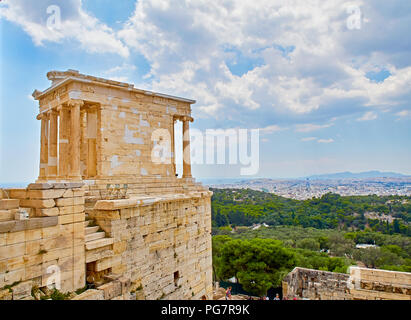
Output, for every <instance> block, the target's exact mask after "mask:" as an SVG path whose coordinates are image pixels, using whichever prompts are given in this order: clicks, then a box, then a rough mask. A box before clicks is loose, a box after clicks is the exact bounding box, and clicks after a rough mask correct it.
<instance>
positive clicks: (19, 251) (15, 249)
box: [0, 242, 26, 260]
mask: <svg viewBox="0 0 411 320" xmlns="http://www.w3.org/2000/svg"><path fill="white" fill-rule="evenodd" d="M25 248H26V245H25V243H24V242H23V243H18V244H13V245H6V246H3V247H0V260H3V259H6V258H14V257H18V256H23V255H24V252H25Z"/></svg>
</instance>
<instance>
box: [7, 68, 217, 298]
mask: <svg viewBox="0 0 411 320" xmlns="http://www.w3.org/2000/svg"><path fill="white" fill-rule="evenodd" d="M47 77H48V79H49V80H50V81H51V86H50V87H49V88H48V89H46V90H44V91H41V92H40V91H38V90H35V91H34V92H33V97H34V98H35V99H36V100H37V101H38V102H39V114H38V116H37V119H38V120H40V121H41V133H40V167H39V175H38V179H37V180H36V181H35V182H34V183H32V184H29V185H28V186H27V188H24V189H3V190H0V191H1V192H0V299H33V294H32V292H33V290H34V289H35V290H41V289H43V288H45V287H50V286H51V287H53V286H54V287H56V288H57V289H59V291H61V292H65V293H67V292H74V291H76V290H78V289H81V288H84V287H85V285H86V283H87V284H88V287H89V288H90V289H88V290H87V291H85V292H83V293H82V294H80V295H77V296H76V297H75V298H74V299H100V300H102V299H105V300H108V299H135V298H137V299H200V298H202V297H203V296H206V297H207V298H211V296H212V261H211V259H212V255H211V195H212V192H210V191H209V190H208V188H205V187H204V186H202V185H201V184H200V183H197V182H195V180H194V179H193V177H192V175H191V166H190V139H189V123H190V122H192V121H193V118H192V117H191V104H193V103H195V101H194V100H189V99H184V98H179V97H174V96H170V95H165V94H160V93H155V92H151V91H146V90H140V89H137V88H134V86H133V85H132V84H128V83H123V82H118V81H112V80H107V79H102V78H97V77H93V76H88V75H83V74H80V73H79V72H78V71H75V70H68V71H64V72H60V71H51V72H49V73H48V74H47ZM177 121H181V122H182V128H183V130H182V132H175V130H174V127H175V123H176V122H177ZM177 134H181V135H182V140H183V150H181V151H182V154H183V159H184V161H183V172H181V173H182V174H181V173H179V172H177V171H176V161H175V154H176V150H175V147H174V145H175V141H174V140H175V139H174V137H175V136H176V135H177ZM160 145H163V146H166V147H167V148H165V149H164V150H165V151H164V150H163V152H162V153H159V155H156V153H155V152H154V150H156V147H158V146H160ZM156 159H157V160H156ZM158 160H161V161H158ZM2 288H3V289H2ZM43 291H44V290H43Z"/></svg>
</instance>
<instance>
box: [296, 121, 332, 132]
mask: <svg viewBox="0 0 411 320" xmlns="http://www.w3.org/2000/svg"><path fill="white" fill-rule="evenodd" d="M331 126H333V124H332V123H328V124H313V123H305V124H297V125H295V131H296V132H312V131H317V130H320V129H324V128H329V127H331Z"/></svg>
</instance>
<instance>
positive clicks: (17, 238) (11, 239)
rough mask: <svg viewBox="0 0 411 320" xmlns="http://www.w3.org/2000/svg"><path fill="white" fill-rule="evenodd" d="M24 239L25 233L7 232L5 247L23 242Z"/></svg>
mask: <svg viewBox="0 0 411 320" xmlns="http://www.w3.org/2000/svg"><path fill="white" fill-rule="evenodd" d="M25 239H26V234H25V231H17V232H8V233H7V235H6V245H12V244H16V243H21V242H24V241H25Z"/></svg>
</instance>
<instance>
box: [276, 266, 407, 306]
mask: <svg viewBox="0 0 411 320" xmlns="http://www.w3.org/2000/svg"><path fill="white" fill-rule="evenodd" d="M349 272H350V273H349V274H345V273H335V272H328V271H319V270H312V269H305V268H294V270H293V271H292V272H290V273H289V274H288V275H287V276H286V278H285V279H284V280H283V296H284V297H287V298H288V299H293V298H294V297H297V298H299V299H309V300H411V273H408V272H396V271H388V270H378V269H367V268H359V267H350V270H349Z"/></svg>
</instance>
